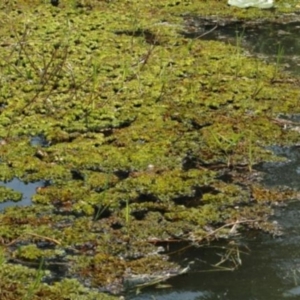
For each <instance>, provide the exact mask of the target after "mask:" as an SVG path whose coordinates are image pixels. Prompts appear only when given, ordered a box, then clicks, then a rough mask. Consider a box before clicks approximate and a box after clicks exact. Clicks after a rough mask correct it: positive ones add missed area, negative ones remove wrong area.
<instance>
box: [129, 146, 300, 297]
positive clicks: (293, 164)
mask: <svg viewBox="0 0 300 300" xmlns="http://www.w3.org/2000/svg"><path fill="white" fill-rule="evenodd" d="M273 150H274V151H275V152H276V153H277V154H279V155H282V156H286V157H288V159H289V160H288V161H287V162H284V163H280V164H278V163H276V164H275V163H265V164H263V165H262V166H260V167H259V169H260V170H264V171H265V172H266V173H267V174H266V178H265V184H266V185H268V186H272V185H276V186H278V185H284V186H287V185H288V186H292V187H293V188H297V189H299V188H300V172H299V170H300V147H293V148H277V147H276V148H274V149H273ZM273 218H274V222H279V223H280V224H281V226H282V231H283V235H282V236H280V237H271V236H268V235H265V234H261V233H259V234H257V233H251V232H250V233H249V234H248V237H246V238H243V239H239V238H235V239H233V240H232V241H231V242H234V243H236V244H238V245H239V249H240V253H239V254H240V258H241V260H242V265H241V266H240V267H239V268H238V270H236V271H217V270H216V269H215V271H213V268H212V267H210V264H216V263H217V262H218V261H220V259H221V256H218V254H219V255H224V249H225V248H228V245H229V243H228V241H227V242H226V243H225V242H219V243H215V244H213V245H210V246H207V247H204V248H190V249H189V250H187V251H183V252H182V253H181V254H177V258H178V259H181V260H183V261H184V260H185V261H193V262H194V264H192V265H191V272H190V273H188V274H185V275H181V276H178V277H176V278H173V279H171V280H169V281H168V282H167V283H168V284H170V285H171V287H169V288H166V289H148V290H143V291H142V293H141V294H140V295H134V294H131V295H129V298H128V299H135V300H146V299H151V300H153V299H156V300H169V299H174V300H176V299H178V300H179V299H182V300H194V299H195V300H196V299H207V300H208V299H209V300H217V299H224V300H225V299H228V300H229V299H230V300H236V299H245V300H269V299H270V300H271V299H272V300H274V299H278V300H279V299H285V298H295V299H300V252H299V245H300V202H299V201H292V200H291V202H290V203H289V204H288V205H287V206H286V207H281V208H278V209H276V210H275V214H274V216H273ZM246 235H247V234H246ZM209 269H210V271H209Z"/></svg>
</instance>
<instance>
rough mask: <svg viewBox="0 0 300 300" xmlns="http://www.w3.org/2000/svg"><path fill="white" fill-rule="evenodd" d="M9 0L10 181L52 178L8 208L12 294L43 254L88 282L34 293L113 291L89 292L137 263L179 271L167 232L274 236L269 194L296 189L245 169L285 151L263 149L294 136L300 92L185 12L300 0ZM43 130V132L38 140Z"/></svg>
mask: <svg viewBox="0 0 300 300" xmlns="http://www.w3.org/2000/svg"><path fill="white" fill-rule="evenodd" d="M1 5H2V6H3V7H1V9H0V20H4V21H0V22H1V24H0V25H1V26H0V33H1V36H3V37H5V39H4V40H5V42H4V44H3V45H2V47H1V48H0V67H1V74H2V75H1V78H0V81H1V82H0V83H1V84H0V92H1V93H0V95H1V96H0V104H1V107H0V112H1V114H0V137H1V138H2V140H1V143H0V157H1V168H0V180H3V181H8V180H11V179H12V178H14V177H18V178H20V179H21V180H23V181H25V182H30V181H38V180H47V181H48V182H49V185H48V186H46V187H43V188H38V189H37V193H36V194H35V195H34V196H33V197H32V200H33V205H32V206H30V207H22V208H19V207H14V208H8V209H6V210H5V211H4V212H3V213H1V214H0V240H1V241H2V242H3V245H5V247H4V248H3V249H2V250H1V251H2V252H1V253H2V254H1V255H0V263H2V265H4V266H5V268H2V269H1V271H0V277H1V280H0V282H1V287H0V289H1V291H4V293H5V297H6V299H24V297H25V296H26V295H27V294H28V292H29V291H31V288H30V286H33V285H34V282H35V280H36V278H37V275H38V274H37V272H38V270H34V269H29V268H26V267H25V266H24V265H25V264H26V263H27V264H28V263H31V264H34V265H33V267H34V268H36V269H38V263H37V262H38V261H39V260H40V259H41V258H44V259H45V265H44V268H45V269H47V272H48V273H49V274H51V276H53V277H55V274H54V273H53V268H51V267H52V265H51V263H53V262H54V263H59V264H60V263H62V265H63V266H64V268H65V276H66V277H69V278H78V279H79V280H80V282H84V285H85V286H83V285H82V284H81V283H79V282H78V281H76V280H75V279H64V280H61V281H59V282H57V283H55V284H52V285H46V284H44V283H43V284H42V283H41V284H40V285H39V286H38V287H35V289H34V290H33V296H32V299H38V298H39V299H41V298H45V299H81V298H82V299H106V298H109V296H106V295H103V294H99V293H98V292H96V291H95V290H93V287H97V288H100V289H104V290H105V289H106V290H108V291H110V292H111V293H119V292H121V291H122V290H123V289H124V286H123V285H122V282H123V278H124V277H125V276H128V275H131V274H128V272H129V271H128V270H131V272H129V273H136V274H150V273H151V274H152V275H153V274H154V275H155V274H160V273H163V271H168V270H177V271H178V270H179V267H178V265H177V264H175V263H173V262H169V261H168V260H167V257H166V256H163V255H158V254H157V248H156V247H155V245H154V242H155V241H161V242H164V241H165V242H168V241H169V240H170V239H174V238H177V239H178V240H182V241H189V242H201V241H204V240H212V239H214V238H219V237H226V236H228V235H229V233H230V232H229V231H230V226H229V225H230V224H232V223H233V222H240V227H242V226H244V227H250V228H257V229H261V230H264V231H267V232H273V233H274V232H276V228H275V227H274V226H273V225H272V224H271V223H270V222H268V216H269V215H270V214H271V212H272V207H271V205H270V202H272V201H271V200H272V199H273V200H275V199H276V201H281V200H284V199H288V198H291V197H292V196H293V195H294V194H293V193H292V192H285V193H283V192H280V191H277V190H274V191H270V190H269V189H266V188H263V187H261V186H260V185H259V184H258V183H253V181H252V180H251V176H250V174H249V173H248V172H249V170H251V169H252V166H253V165H255V164H257V163H259V162H262V161H266V160H270V161H276V160H279V158H277V157H276V156H275V155H274V154H273V153H272V152H271V151H269V150H267V149H268V148H267V147H266V146H270V145H273V144H293V143H295V141H298V139H299V137H298V133H297V132H296V131H293V130H285V128H284V127H283V126H281V124H280V123H279V122H278V121H276V118H277V117H278V115H279V114H294V113H299V110H300V105H299V99H300V98H299V96H300V95H299V93H300V91H299V88H298V86H297V85H296V84H295V83H293V80H291V78H290V77H289V75H288V74H284V73H278V69H277V68H276V66H272V65H266V64H265V63H263V62H262V61H259V60H257V59H255V58H250V57H247V56H246V55H244V54H243V51H242V49H240V48H238V49H237V48H236V47H233V46H230V45H226V44H224V43H221V42H215V41H204V40H199V39H195V40H190V39H187V38H184V37H183V36H182V35H180V32H182V31H184V30H186V29H187V28H184V20H183V19H182V17H181V16H182V15H185V16H186V19H188V18H189V15H190V14H191V13H193V14H202V15H204V16H207V17H208V16H209V15H212V14H213V15H214V16H213V17H212V18H216V17H217V18H221V17H225V19H226V18H227V20H228V21H230V20H233V19H253V18H262V17H263V18H265V19H270V20H272V19H274V18H277V17H278V16H279V14H281V13H282V12H288V11H291V10H293V4H292V6H291V8H287V7H286V6H285V5H284V2H283V1H280V0H278V1H276V5H277V8H276V11H275V12H274V11H261V10H258V9H247V10H241V9H236V8H233V7H229V6H228V5H227V4H226V1H225V2H224V1H209V2H208V1H197V2H195V1H176V2H174V1H172V0H164V1H154V0H153V1H150V2H149V1H147V2H146V1H131V2H124V1H108V2H105V1H94V0H85V1H81V0H80V1H64V2H63V1H61V3H60V5H59V7H58V8H56V7H53V6H51V5H50V4H49V3H48V2H47V3H46V1H45V3H44V2H43V1H34V0H32V1H22V0H17V1H10V2H9V4H5V5H4V4H0V6H1ZM7 24H14V26H7ZM12 45H15V46H12ZM274 76H275V77H276V78H278V79H279V80H277V81H276V82H274ZM36 136H42V137H43V138H44V139H45V141H43V143H41V144H37V143H36V144H34V143H32V139H33V138H34V137H36ZM227 176H228V178H230V181H231V183H230V184H229V183H228V181H227V180H224V178H227ZM1 193H2V194H3V197H1V198H2V199H3V200H14V199H15V200H17V199H19V198H20V194H17V193H16V192H14V191H11V190H8V189H7V188H5V189H4V188H3V189H1ZM224 224H225V227H222V229H219V228H220V227H221V226H223V225H224ZM226 224H229V225H228V227H227V225H226ZM212 232H213V234H212ZM8 260H15V263H17V262H19V263H20V264H18V265H15V266H13V265H10V264H9V263H8ZM21 263H22V264H23V266H22V265H21ZM6 271H7V272H8V273H9V272H10V274H11V276H7V274H6V273H5V272H6ZM48 273H47V274H48ZM47 276H48V275H47ZM49 276H50V275H49ZM2 278H3V280H2ZM12 290H13V291H14V296H13V295H12V292H11V291H12ZM13 297H14V298H13Z"/></svg>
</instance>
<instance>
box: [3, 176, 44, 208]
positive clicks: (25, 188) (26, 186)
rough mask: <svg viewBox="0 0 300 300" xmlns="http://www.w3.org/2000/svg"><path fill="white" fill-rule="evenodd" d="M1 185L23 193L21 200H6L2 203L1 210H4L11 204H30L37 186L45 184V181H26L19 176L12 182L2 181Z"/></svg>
mask: <svg viewBox="0 0 300 300" xmlns="http://www.w3.org/2000/svg"><path fill="white" fill-rule="evenodd" d="M0 186H6V187H8V188H10V189H12V190H14V191H18V192H20V193H22V199H21V201H18V202H14V201H6V202H3V203H0V211H2V210H3V209H4V208H5V207H11V206H28V205H31V197H32V196H33V195H34V194H35V193H36V188H38V187H43V186H45V182H44V181H38V182H31V183H24V182H22V181H21V180H19V179H18V178H14V179H13V180H12V181H10V182H6V183H4V182H2V181H0Z"/></svg>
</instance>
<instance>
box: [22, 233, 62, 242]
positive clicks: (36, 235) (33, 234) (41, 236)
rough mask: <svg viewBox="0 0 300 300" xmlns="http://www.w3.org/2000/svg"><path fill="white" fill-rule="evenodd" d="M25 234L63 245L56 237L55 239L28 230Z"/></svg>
mask: <svg viewBox="0 0 300 300" xmlns="http://www.w3.org/2000/svg"><path fill="white" fill-rule="evenodd" d="M25 234H28V235H32V236H35V237H38V238H41V239H44V240H46V241H49V242H53V243H54V244H56V245H61V242H60V241H58V240H56V239H53V238H49V237H47V236H43V235H39V234H36V233H31V232H26V233H25Z"/></svg>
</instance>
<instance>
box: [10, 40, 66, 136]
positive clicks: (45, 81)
mask: <svg viewBox="0 0 300 300" xmlns="http://www.w3.org/2000/svg"><path fill="white" fill-rule="evenodd" d="M23 36H25V35H23ZM22 44H23V42H21V44H20V46H21V50H22V51H23V52H24V54H25V56H26V58H27V59H28V61H29V63H30V65H31V66H32V68H34V69H35V70H36V66H35V64H34V63H33V62H32V61H31V60H30V58H29V55H28V54H27V52H26V50H25V48H24V47H23V46H22ZM58 49H59V48H55V49H54V50H53V51H52V53H51V59H50V61H49V62H48V64H47V65H46V66H45V68H44V70H43V74H42V77H41V84H42V85H41V87H40V88H39V89H38V90H37V91H36V93H35V95H34V96H33V97H32V98H31V99H30V101H28V103H26V104H25V105H24V106H23V107H22V108H21V111H24V109H26V108H27V107H28V106H30V105H31V104H32V103H34V101H35V100H36V99H37V98H38V96H39V95H40V93H41V92H42V91H43V89H44V88H45V86H46V85H47V84H48V83H49V82H50V80H51V79H52V78H54V77H56V80H55V83H57V81H58V78H57V75H58V74H59V72H60V71H62V69H63V66H64V64H65V62H66V60H67V56H68V47H65V49H64V50H65V51H64V56H63V58H62V61H61V63H60V64H59V65H57V66H56V67H55V68H54V69H53V70H52V72H51V73H50V74H48V70H49V68H50V66H51V65H52V64H53V62H54V60H55V58H56V57H57V53H58ZM54 86H55V85H52V87H51V88H50V90H49V91H48V93H47V94H46V95H45V96H46V99H47V98H48V97H49V96H50V95H51V94H52V92H53V89H54ZM23 118H25V115H24V117H23ZM9 133H10V128H9V129H8V131H7V136H8V135H9Z"/></svg>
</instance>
